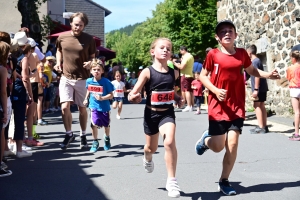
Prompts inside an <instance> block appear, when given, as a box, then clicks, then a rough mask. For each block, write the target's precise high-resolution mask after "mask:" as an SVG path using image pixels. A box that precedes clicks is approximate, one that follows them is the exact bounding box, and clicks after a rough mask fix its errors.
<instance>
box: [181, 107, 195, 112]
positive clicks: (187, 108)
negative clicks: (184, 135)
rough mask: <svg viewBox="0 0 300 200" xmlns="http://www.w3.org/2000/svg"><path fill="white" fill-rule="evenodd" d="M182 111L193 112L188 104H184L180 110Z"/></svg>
mask: <svg viewBox="0 0 300 200" xmlns="http://www.w3.org/2000/svg"><path fill="white" fill-rule="evenodd" d="M182 112H193V108H192V107H190V106H186V107H185V108H184V109H183V110H182Z"/></svg>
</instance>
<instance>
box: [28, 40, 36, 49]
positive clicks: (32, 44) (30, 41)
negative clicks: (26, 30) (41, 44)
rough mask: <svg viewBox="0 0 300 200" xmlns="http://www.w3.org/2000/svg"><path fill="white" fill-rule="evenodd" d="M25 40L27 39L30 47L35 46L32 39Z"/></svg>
mask: <svg viewBox="0 0 300 200" xmlns="http://www.w3.org/2000/svg"><path fill="white" fill-rule="evenodd" d="M27 39H28V44H30V46H31V47H35V46H36V42H35V41H34V39H32V38H27Z"/></svg>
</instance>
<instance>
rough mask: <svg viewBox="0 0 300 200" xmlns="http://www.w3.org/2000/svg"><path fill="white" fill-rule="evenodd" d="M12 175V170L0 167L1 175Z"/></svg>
mask: <svg viewBox="0 0 300 200" xmlns="http://www.w3.org/2000/svg"><path fill="white" fill-rule="evenodd" d="M10 175H12V172H11V171H10V170H5V169H2V168H0V177H5V176H10Z"/></svg>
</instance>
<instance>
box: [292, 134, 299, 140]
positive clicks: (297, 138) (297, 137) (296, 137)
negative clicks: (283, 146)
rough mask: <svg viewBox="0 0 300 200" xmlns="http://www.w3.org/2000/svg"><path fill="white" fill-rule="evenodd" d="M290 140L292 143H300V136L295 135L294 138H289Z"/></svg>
mask: <svg viewBox="0 0 300 200" xmlns="http://www.w3.org/2000/svg"><path fill="white" fill-rule="evenodd" d="M289 140H291V141H300V135H295V134H293V135H292V136H290V137H289Z"/></svg>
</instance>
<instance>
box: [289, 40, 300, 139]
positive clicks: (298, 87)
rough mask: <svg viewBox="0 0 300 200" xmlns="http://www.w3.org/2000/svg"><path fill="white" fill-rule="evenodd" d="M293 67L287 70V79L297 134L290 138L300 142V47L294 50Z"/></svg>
mask: <svg viewBox="0 0 300 200" xmlns="http://www.w3.org/2000/svg"><path fill="white" fill-rule="evenodd" d="M290 57H291V63H292V65H291V66H289V68H288V69H287V70H286V78H287V79H288V80H289V88H290V96H291V101H292V106H293V110H294V113H295V116H294V126H295V133H294V134H293V135H292V136H291V137H289V140H291V141H300V135H299V116H300V101H299V98H300V81H299V80H300V73H299V72H300V45H299V44H298V45H296V46H294V47H293V48H292V51H291V54H290Z"/></svg>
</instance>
